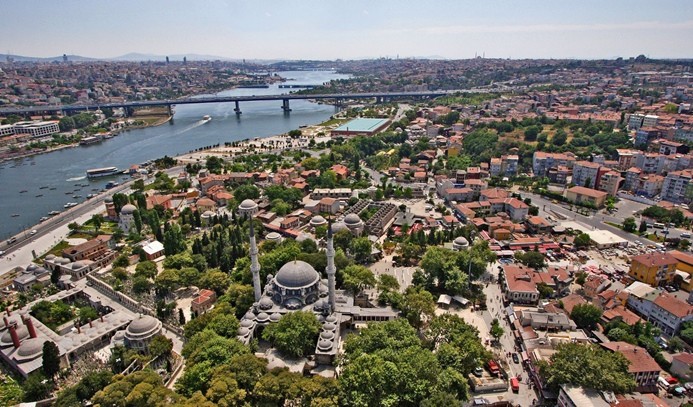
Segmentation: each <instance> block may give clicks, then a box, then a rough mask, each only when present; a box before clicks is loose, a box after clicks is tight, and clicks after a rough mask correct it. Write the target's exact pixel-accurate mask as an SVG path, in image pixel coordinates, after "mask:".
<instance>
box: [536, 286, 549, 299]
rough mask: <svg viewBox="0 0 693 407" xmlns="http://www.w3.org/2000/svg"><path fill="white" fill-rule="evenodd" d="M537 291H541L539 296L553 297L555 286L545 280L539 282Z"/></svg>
mask: <svg viewBox="0 0 693 407" xmlns="http://www.w3.org/2000/svg"><path fill="white" fill-rule="evenodd" d="M537 291H539V298H551V297H552V296H553V288H551V287H549V286H548V284H546V283H544V282H541V283H539V284H537Z"/></svg>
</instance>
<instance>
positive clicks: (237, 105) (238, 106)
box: [233, 101, 243, 116]
mask: <svg viewBox="0 0 693 407" xmlns="http://www.w3.org/2000/svg"><path fill="white" fill-rule="evenodd" d="M233 111H234V112H236V116H240V115H241V114H242V113H243V112H241V105H240V103H238V101H236V107H235V108H234V109H233Z"/></svg>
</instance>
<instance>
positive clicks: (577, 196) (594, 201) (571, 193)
mask: <svg viewBox="0 0 693 407" xmlns="http://www.w3.org/2000/svg"><path fill="white" fill-rule="evenodd" d="M606 196H607V194H606V192H603V191H597V190H596V189H591V188H585V187H581V186H576V187H572V188H570V189H568V190H567V191H566V194H565V197H566V199H567V200H568V201H570V202H573V203H575V204H578V205H581V204H582V205H584V204H590V205H592V206H594V207H595V208H601V207H602V206H604V202H605V201H606Z"/></svg>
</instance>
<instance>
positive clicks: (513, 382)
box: [510, 377, 520, 393]
mask: <svg viewBox="0 0 693 407" xmlns="http://www.w3.org/2000/svg"><path fill="white" fill-rule="evenodd" d="M510 388H511V389H512V390H513V393H517V392H519V391H520V381H519V380H517V377H511V378H510Z"/></svg>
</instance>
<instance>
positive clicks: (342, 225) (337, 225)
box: [332, 222, 349, 233]
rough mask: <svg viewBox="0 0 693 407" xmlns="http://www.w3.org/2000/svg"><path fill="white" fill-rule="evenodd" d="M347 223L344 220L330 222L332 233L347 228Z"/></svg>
mask: <svg viewBox="0 0 693 407" xmlns="http://www.w3.org/2000/svg"><path fill="white" fill-rule="evenodd" d="M348 229H349V228H347V225H346V224H345V223H344V222H335V223H333V224H332V233H337V232H339V231H340V230H348Z"/></svg>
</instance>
